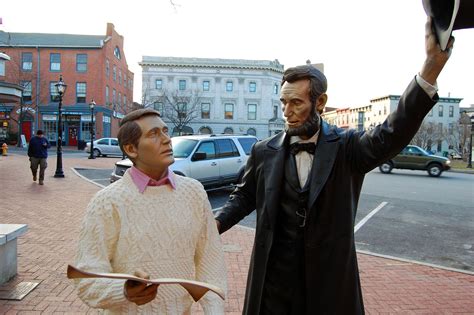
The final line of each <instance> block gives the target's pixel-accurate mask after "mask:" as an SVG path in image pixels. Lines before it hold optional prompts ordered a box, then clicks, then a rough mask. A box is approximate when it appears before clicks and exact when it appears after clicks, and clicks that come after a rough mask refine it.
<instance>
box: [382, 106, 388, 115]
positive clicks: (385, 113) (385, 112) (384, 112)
mask: <svg viewBox="0 0 474 315" xmlns="http://www.w3.org/2000/svg"><path fill="white" fill-rule="evenodd" d="M383 114H384V115H387V106H384V108H383Z"/></svg>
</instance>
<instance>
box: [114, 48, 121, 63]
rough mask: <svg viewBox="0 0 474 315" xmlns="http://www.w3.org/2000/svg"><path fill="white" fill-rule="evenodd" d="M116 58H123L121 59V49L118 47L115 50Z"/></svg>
mask: <svg viewBox="0 0 474 315" xmlns="http://www.w3.org/2000/svg"><path fill="white" fill-rule="evenodd" d="M114 56H115V57H117V59H118V60H120V59H121V57H120V48H118V47H117V46H115V49H114Z"/></svg>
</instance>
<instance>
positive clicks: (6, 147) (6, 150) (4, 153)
mask: <svg viewBox="0 0 474 315" xmlns="http://www.w3.org/2000/svg"><path fill="white" fill-rule="evenodd" d="M7 152H8V145H7V144H6V143H4V144H2V155H4V156H5V155H7Z"/></svg>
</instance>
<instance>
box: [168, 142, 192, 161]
mask: <svg viewBox="0 0 474 315" xmlns="http://www.w3.org/2000/svg"><path fill="white" fill-rule="evenodd" d="M171 143H172V144H173V156H174V157H175V158H187V157H188V156H189V155H191V152H193V149H194V148H195V147H196V144H197V143H198V141H197V140H190V139H181V138H171Z"/></svg>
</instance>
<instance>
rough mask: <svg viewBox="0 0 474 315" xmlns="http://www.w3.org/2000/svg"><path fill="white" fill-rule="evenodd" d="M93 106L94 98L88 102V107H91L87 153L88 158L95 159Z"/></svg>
mask: <svg viewBox="0 0 474 315" xmlns="http://www.w3.org/2000/svg"><path fill="white" fill-rule="evenodd" d="M94 107H95V102H94V99H92V101H91V102H90V103H89V108H90V109H91V154H90V155H89V159H95V156H94V136H95V131H94Z"/></svg>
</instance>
